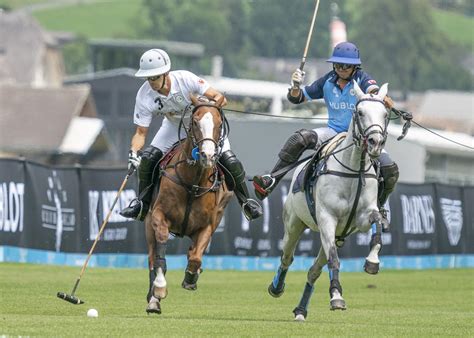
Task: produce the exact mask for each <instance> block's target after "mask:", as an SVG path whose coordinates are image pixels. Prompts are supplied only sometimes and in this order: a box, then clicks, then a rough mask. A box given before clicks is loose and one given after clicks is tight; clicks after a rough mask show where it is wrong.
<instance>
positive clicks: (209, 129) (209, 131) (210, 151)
mask: <svg viewBox="0 0 474 338" xmlns="http://www.w3.org/2000/svg"><path fill="white" fill-rule="evenodd" d="M199 128H200V129H201V133H202V137H203V138H207V139H211V140H212V139H214V119H213V117H212V114H211V113H210V112H207V113H205V114H204V115H203V117H202V118H201V120H200V121H199ZM201 152H202V153H203V154H205V155H206V157H207V158H208V159H212V158H213V156H214V155H215V152H216V145H215V143H214V142H212V141H210V140H205V141H204V142H202V145H201Z"/></svg>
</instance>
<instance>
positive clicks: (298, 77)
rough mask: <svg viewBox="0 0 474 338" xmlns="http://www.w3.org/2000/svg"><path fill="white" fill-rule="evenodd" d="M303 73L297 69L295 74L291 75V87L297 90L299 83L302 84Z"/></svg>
mask: <svg viewBox="0 0 474 338" xmlns="http://www.w3.org/2000/svg"><path fill="white" fill-rule="evenodd" d="M304 75H305V72H303V71H302V70H301V69H299V68H297V69H296V70H295V72H294V73H293V74H292V75H291V87H292V88H299V87H300V85H301V83H303V80H304Z"/></svg>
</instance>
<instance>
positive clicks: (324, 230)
mask: <svg viewBox="0 0 474 338" xmlns="http://www.w3.org/2000/svg"><path fill="white" fill-rule="evenodd" d="M320 231H321V243H322V245H323V248H324V252H325V254H326V257H327V258H328V270H329V280H330V285H329V296H330V297H331V300H330V305H331V307H330V309H331V310H345V309H346V302H345V300H344V298H342V286H341V284H340V283H339V269H340V261H339V256H338V255H337V247H336V222H335V221H329V222H326V224H325V226H324V227H321V228H320Z"/></svg>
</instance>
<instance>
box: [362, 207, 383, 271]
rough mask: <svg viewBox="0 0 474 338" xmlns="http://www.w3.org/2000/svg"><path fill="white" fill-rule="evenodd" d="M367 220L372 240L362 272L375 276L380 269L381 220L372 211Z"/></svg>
mask: <svg viewBox="0 0 474 338" xmlns="http://www.w3.org/2000/svg"><path fill="white" fill-rule="evenodd" d="M369 220H370V223H371V224H372V238H371V240H370V244H369V248H370V249H369V255H368V256H367V257H366V259H365V264H364V271H365V272H367V273H368V274H371V275H375V274H377V273H378V272H379V267H380V260H379V252H380V250H381V249H382V226H383V219H382V215H380V213H379V212H377V211H374V212H372V213H371V214H370V217H369Z"/></svg>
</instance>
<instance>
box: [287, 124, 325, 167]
mask: <svg viewBox="0 0 474 338" xmlns="http://www.w3.org/2000/svg"><path fill="white" fill-rule="evenodd" d="M317 143H318V134H316V132H315V131H314V130H309V129H301V130H298V131H296V132H295V133H294V134H293V135H291V136H290V138H289V139H288V140H287V141H286V143H285V145H284V146H283V148H282V149H281V150H280V153H279V154H278V157H279V158H280V159H281V160H282V161H285V162H287V163H293V162H295V161H297V160H298V159H299V157H300V156H301V154H302V153H303V152H304V151H305V150H306V149H310V148H315V147H316V145H317Z"/></svg>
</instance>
